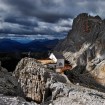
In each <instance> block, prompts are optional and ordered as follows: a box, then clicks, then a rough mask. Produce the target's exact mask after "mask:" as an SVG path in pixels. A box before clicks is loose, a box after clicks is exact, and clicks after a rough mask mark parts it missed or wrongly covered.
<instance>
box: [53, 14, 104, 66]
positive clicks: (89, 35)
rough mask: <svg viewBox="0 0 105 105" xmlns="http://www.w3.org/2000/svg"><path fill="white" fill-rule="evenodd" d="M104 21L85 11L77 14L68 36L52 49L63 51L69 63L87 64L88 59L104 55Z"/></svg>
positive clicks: (100, 57)
mask: <svg viewBox="0 0 105 105" xmlns="http://www.w3.org/2000/svg"><path fill="white" fill-rule="evenodd" d="M104 44H105V22H104V20H101V18H100V17H98V16H96V17H92V16H89V15H88V14H86V13H83V14H80V15H78V16H77V17H76V18H75V19H74V21H73V25H72V29H71V30H70V31H69V33H68V36H67V37H66V38H65V39H64V40H63V41H62V42H60V43H59V44H58V45H57V46H56V47H55V49H54V50H56V51H61V52H63V54H64V56H65V58H66V59H67V60H69V61H70V62H71V64H73V65H74V64H79V65H87V62H88V61H91V60H92V59H95V58H98V59H102V58H103V57H104V52H105V50H104V48H105V45H104Z"/></svg>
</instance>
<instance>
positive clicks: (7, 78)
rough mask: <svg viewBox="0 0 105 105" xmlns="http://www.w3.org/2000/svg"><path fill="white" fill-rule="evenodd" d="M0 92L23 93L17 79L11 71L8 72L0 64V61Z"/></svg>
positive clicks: (8, 93)
mask: <svg viewBox="0 0 105 105" xmlns="http://www.w3.org/2000/svg"><path fill="white" fill-rule="evenodd" d="M0 94H4V95H16V96H17V95H19V96H21V95H23V94H22V91H21V88H20V86H19V84H18V81H17V79H16V78H15V77H13V76H12V73H10V72H8V71H7V70H6V69H5V68H3V67H2V66H1V62H0Z"/></svg>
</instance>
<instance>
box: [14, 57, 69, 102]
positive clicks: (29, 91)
mask: <svg viewBox="0 0 105 105" xmlns="http://www.w3.org/2000/svg"><path fill="white" fill-rule="evenodd" d="M14 76H15V77H16V78H17V79H18V82H19V83H20V84H21V88H22V90H23V92H24V95H25V97H26V98H27V99H28V100H34V101H36V102H37V103H41V102H42V101H44V100H46V99H47V98H48V97H49V96H51V95H52V91H51V89H50V88H49V87H46V83H47V82H48V81H50V80H52V81H56V82H57V81H59V82H63V83H66V82H67V80H66V79H67V78H65V77H64V76H62V75H60V74H56V73H54V71H52V70H50V69H48V68H47V67H45V66H44V65H42V64H41V63H39V62H37V61H36V60H35V59H33V58H24V59H22V60H21V61H20V62H19V63H18V65H17V67H16V70H15V71H14Z"/></svg>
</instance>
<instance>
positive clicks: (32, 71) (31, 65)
mask: <svg viewBox="0 0 105 105" xmlns="http://www.w3.org/2000/svg"><path fill="white" fill-rule="evenodd" d="M14 76H16V78H17V79H18V82H19V83H20V84H21V88H22V90H23V92H24V95H25V97H26V98H28V99H30V100H33V101H35V102H37V103H40V105H81V104H82V105H90V104H91V105H104V104H105V93H102V92H99V91H97V90H93V89H88V88H85V87H83V86H79V85H78V84H77V85H74V84H72V83H70V81H69V80H68V79H67V77H66V76H65V75H64V74H58V73H56V72H54V71H52V70H50V69H48V68H47V67H46V66H44V65H42V64H40V63H39V62H37V61H36V60H35V59H33V58H23V59H22V60H21V61H20V62H19V63H18V65H17V67H16V69H15V71H14ZM3 98H4V99H5V100H6V101H7V97H5V96H4V97H3ZM14 99H15V102H17V101H18V102H20V104H19V105H26V103H27V102H26V101H24V100H23V101H22V100H20V99H17V98H14ZM9 100H10V99H9ZM93 100H94V101H93ZM0 101H3V102H4V100H3V99H2V100H1V97H0ZM10 101H11V102H14V100H13V99H12V98H11V100H10ZM22 102H24V104H23V103H22ZM11 105H15V104H14V103H13V104H11ZM16 105H17V104H16ZM27 105H37V104H36V103H33V104H31V103H30V104H29V103H27ZM38 105H39V104H38Z"/></svg>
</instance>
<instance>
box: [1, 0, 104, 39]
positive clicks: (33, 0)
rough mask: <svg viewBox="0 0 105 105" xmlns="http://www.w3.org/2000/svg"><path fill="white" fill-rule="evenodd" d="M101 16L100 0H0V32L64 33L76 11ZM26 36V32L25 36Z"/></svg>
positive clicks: (102, 6) (11, 33) (20, 33)
mask: <svg viewBox="0 0 105 105" xmlns="http://www.w3.org/2000/svg"><path fill="white" fill-rule="evenodd" d="M82 12H84V13H85V12H87V13H89V14H90V15H99V16H101V17H102V18H104V17H105V1H104V0H0V33H2V34H0V35H2V36H3V35H4V36H5V37H7V36H9V37H10V36H12V35H13V36H12V37H15V36H17V37H18V35H20V36H21V37H23V36H25V35H30V36H31V35H32V36H31V37H35V38H36V36H37V37H42V35H43V37H48V36H49V37H52V38H53V37H55V38H56V37H57V35H58V36H59V37H64V36H65V35H67V32H68V31H69V30H70V29H71V25H72V21H73V18H74V17H76V16H77V15H78V14H79V13H82ZM25 37H26V36H25Z"/></svg>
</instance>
